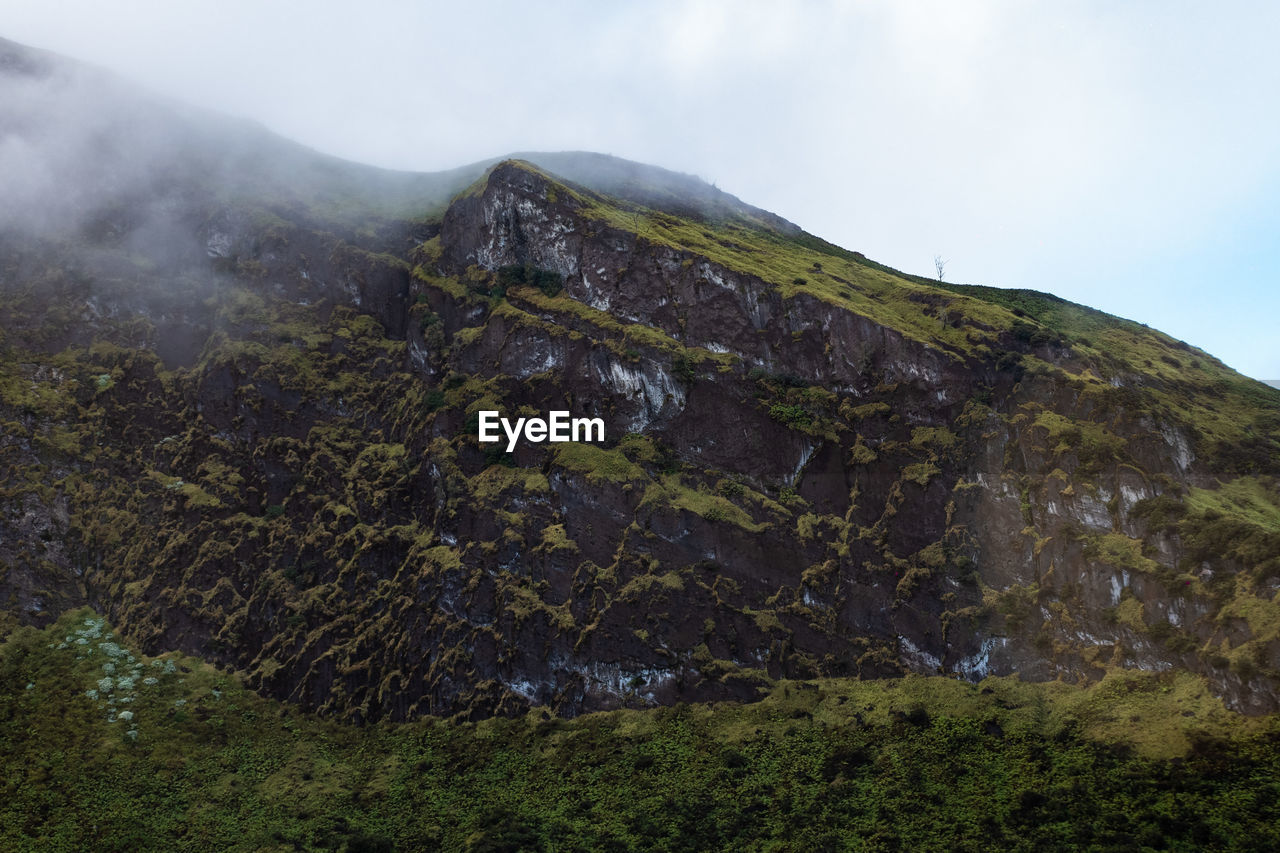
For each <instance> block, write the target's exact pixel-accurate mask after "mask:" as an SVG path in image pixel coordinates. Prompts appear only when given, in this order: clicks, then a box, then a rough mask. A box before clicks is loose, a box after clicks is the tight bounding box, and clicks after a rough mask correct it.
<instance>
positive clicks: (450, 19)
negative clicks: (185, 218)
mask: <svg viewBox="0 0 1280 853" xmlns="http://www.w3.org/2000/svg"><path fill="white" fill-rule="evenodd" d="M3 5H4V14H3V16H0V36H3V37H6V38H10V39H13V40H16V41H20V42H25V43H28V44H32V45H35V46H38V47H43V48H47V49H50V50H54V51H57V52H60V53H65V54H68V55H71V56H74V57H77V58H79V59H83V60H86V61H89V62H93V63H96V64H99V65H102V66H105V67H107V68H110V69H113V70H115V71H117V72H119V73H121V74H123V75H125V76H127V77H130V78H132V79H135V80H137V81H139V82H141V83H143V84H145V85H146V86H148V87H151V88H152V89H155V90H157V91H160V92H163V93H166V94H171V95H175V96H177V97H180V98H182V99H184V100H188V101H192V102H196V103H199V104H202V105H204V106H208V107H212V108H215V109H218V110H221V111H224V112H229V113H233V114H237V115H242V116H246V117H249V118H253V119H256V120H258V121H260V122H262V123H264V124H266V125H267V126H268V127H270V128H271V129H273V130H275V131H277V132H279V133H281V134H283V135H285V136H288V137H290V138H292V139H296V140H299V141H301V142H304V143H306V144H308V145H310V146H312V147H315V148H318V149H321V150H323V151H326V152H329V153H333V154H337V155H340V156H343V157H348V158H351V159H354V160H360V161H363V162H368V163H374V164H377V165H382V166H390V167H396V168H405V169H423V170H432V169H441V168H447V167H451V166H457V165H461V164H463V163H467V162H471V161H475V160H479V159H482V158H486V157H490V156H496V155H500V154H504V153H507V152H510V151H518V150H563V149H585V150H592V151H602V152H605V153H610V154H615V155H618V156H621V157H627V158H630V159H634V160H640V161H644V162H648V163H654V164H657V165H660V166H665V167H667V168H671V169H675V170H677V171H681V172H689V173H693V174H697V175H700V176H701V177H703V178H705V179H706V180H708V181H713V182H715V183H716V185H717V186H719V187H720V188H721V189H723V190H726V191H728V192H731V193H733V194H734V195H737V196H738V197H740V198H742V199H743V200H744V201H747V202H749V203H751V204H754V205H757V206H759V207H763V208H766V209H768V210H772V211H774V212H775V213H778V214H780V215H782V216H784V217H786V218H788V219H790V220H792V221H794V222H796V223H798V224H799V225H801V226H802V227H804V228H805V229H807V230H809V231H811V232H813V233H815V234H818V235H819V236H822V237H824V238H826V239H828V240H830V241H832V242H834V243H838V244H840V245H842V246H845V247H847V248H850V249H856V250H859V251H862V252H864V253H866V254H867V255H868V256H870V257H872V258H874V259H876V260H879V261H882V262H884V263H887V264H890V265H892V266H895V267H898V268H900V269H903V270H906V271H909V272H914V273H920V274H924V275H933V274H934V269H933V258H934V256H935V255H941V256H942V257H944V258H946V259H947V260H948V263H947V266H946V277H947V279H948V280H950V281H958V282H970V283H977V284H990V285H997V286H1000V287H1030V288H1035V289H1038V290H1047V291H1051V292H1053V293H1057V294H1059V295H1061V296H1064V297H1066V298H1069V299H1072V300H1075V301H1078V302H1083V303H1085V304H1087V305H1092V306H1095V307H1098V308H1102V309H1103V310H1106V311H1110V312H1112V313H1115V314H1119V315H1121V316H1125V317H1129V318H1132V319H1135V320H1139V321H1142V322H1145V323H1147V324H1148V325H1151V326H1154V327H1156V328H1160V329H1163V330H1164V331H1167V332H1169V333H1170V334H1172V335H1174V336H1175V337H1178V338H1181V339H1183V340H1186V341H1188V342H1189V343H1192V344H1195V345H1197V346H1200V347H1203V348H1204V349H1206V350H1208V351H1210V352H1211V353H1213V354H1215V355H1218V356H1219V357H1221V358H1222V359H1223V360H1225V361H1226V362H1227V363H1228V364H1230V365H1231V366H1233V367H1235V368H1237V369H1238V370H1240V371H1242V372H1244V373H1246V374H1249V375H1251V376H1255V377H1258V378H1264V379H1272V378H1280V346H1277V340H1280V335H1277V334H1276V322H1277V318H1278V315H1280V109H1277V97H1280V94H1278V93H1280V49H1278V48H1277V45H1278V44H1280V3H1274V2H1253V3H1245V2H1236V3H1232V2H1220V3H1213V4H1208V3H1190V2H1174V1H1173V0H1158V2H1157V1H1156V0H1153V2H1128V3H1123V4H1121V3H1113V2H1052V3H1051V2H1048V0H1045V2H1038V3H1035V2H1027V0H1008V2H960V0H936V1H935V2H910V3H908V2H901V0H883V2H844V3H841V2H816V0H815V2H792V3H780V2H763V3H751V2H742V1H741V0H738V2H727V0H726V2H710V0H708V2H652V3H642V2H633V3H624V2H617V3H601V2H554V0H548V2H543V3H529V2H519V3H482V2H471V3H458V2H453V3H448V4H444V3H429V2H411V1H410V0H402V2H393V0H380V1H379V0H365V2H362V3H349V2H325V0H309V2H270V0H137V2H117V3H111V2H106V0H62V2H58V0H3Z"/></svg>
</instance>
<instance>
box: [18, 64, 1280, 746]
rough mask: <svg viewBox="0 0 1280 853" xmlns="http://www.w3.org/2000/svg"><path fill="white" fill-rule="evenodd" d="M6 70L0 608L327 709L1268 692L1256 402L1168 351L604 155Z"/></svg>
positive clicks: (1224, 375) (1275, 612)
mask: <svg viewBox="0 0 1280 853" xmlns="http://www.w3.org/2000/svg"><path fill="white" fill-rule="evenodd" d="M0 81H2V85H3V87H4V89H5V93H6V97H5V98H3V99H0V104H4V106H3V107H0V109H3V110H4V113H5V114H4V116H3V120H2V121H0V127H3V128H4V129H5V130H4V132H5V137H4V140H3V146H4V147H3V149H0V150H2V151H3V152H4V155H3V156H4V159H3V160H0V165H2V168H0V172H3V175H4V177H3V179H2V180H3V181H4V182H5V184H6V189H8V190H9V191H10V192H11V193H18V195H15V196H11V197H15V198H20V199H21V205H18V206H15V207H11V208H10V212H9V214H8V216H7V218H6V219H5V220H4V222H3V234H0V490H3V491H2V492H0V493H2V494H3V496H4V501H3V515H2V516H0V595H3V596H4V597H5V599H7V601H8V607H7V608H6V609H5V612H4V615H3V617H0V618H2V619H3V622H0V624H2V625H3V627H4V629H5V630H8V629H12V628H13V627H14V626H16V625H18V624H23V623H29V624H34V625H37V626H43V625H47V624H49V623H51V622H52V621H53V620H55V619H56V618H57V617H58V616H59V615H60V614H61V613H64V612H66V611H68V610H71V609H74V608H77V607H80V606H82V605H90V606H92V607H93V608H94V609H96V610H97V611H98V612H100V613H102V614H104V615H106V616H108V617H109V618H110V619H111V620H112V622H113V623H114V624H116V625H117V626H118V628H119V629H120V630H121V631H122V633H123V634H124V635H125V636H126V637H128V638H129V639H130V641H132V642H134V643H137V644H138V645H139V646H140V648H141V649H142V650H143V651H145V652H146V653H148V654H155V653H158V652H161V651H167V650H179V651H182V652H185V653H188V654H192V655H197V656H200V657H203V658H204V659H206V660H210V661H213V662H215V663H218V664H220V665H223V666H226V667H230V668H234V669H235V670H238V671H240V672H241V673H243V674H244V677H245V678H246V679H247V682H248V684H249V685H250V686H251V687H252V688H254V689H255V690H258V691H259V692H261V693H263V694H265V695H269V696H272V697H276V698H279V699H284V700H288V701H290V702H295V703H298V704H300V705H302V706H303V707H305V708H307V709H312V710H319V711H322V712H324V713H328V714H332V715H335V716H338V717H342V718H345V719H350V720H355V721H367V720H373V719H379V718H389V719H394V720H405V719H411V718H416V717H420V716H423V715H444V716H448V715H454V714H461V715H466V716H470V717H484V716H490V715H495V714H497V715H509V714H516V713H520V712H521V711H523V710H524V709H526V708H528V707H530V706H545V707H546V708H548V709H550V710H552V711H554V712H555V713H557V714H561V715H565V716H574V715H577V714H581V713H583V712H585V711H590V710H594V709H600V708H611V707H618V706H644V705H650V704H673V703H676V702H678V701H682V700H711V699H723V698H738V699H751V698H755V697H756V696H758V695H760V692H761V691H763V690H768V689H769V686H770V684H771V683H772V682H773V680H775V679H778V678H799V679H812V678H825V677H835V676H859V677H863V678H876V677H884V676H893V675H899V674H903V673H909V672H917V673H926V674H947V675H952V676H957V677H960V678H967V679H980V678H982V677H984V676H986V675H989V674H996V675H1004V674H1011V673H1018V674H1020V675H1021V676H1022V677H1023V678H1025V679H1031V680H1047V679H1055V678H1061V679H1065V680H1068V681H1092V680H1097V679H1099V678H1101V677H1102V676H1103V675H1104V674H1105V673H1107V672H1108V671H1114V670H1115V669H1122V668H1127V669H1143V670H1160V671H1163V670H1187V671H1190V672H1192V673H1195V674H1198V675H1199V676H1201V677H1203V678H1204V680H1205V683H1206V684H1207V685H1208V686H1209V688H1210V689H1211V690H1212V691H1213V692H1214V693H1215V694H1216V695H1218V696H1220V697H1222V698H1223V700H1224V701H1225V702H1226V703H1227V705H1228V706H1229V707H1232V708H1234V709H1237V710H1241V711H1246V712H1251V713H1260V712H1270V711H1275V710H1277V692H1276V688H1277V679H1280V672H1278V671H1277V659H1278V658H1277V655H1278V653H1280V618H1278V617H1280V604H1278V603H1277V601H1276V593H1277V591H1278V590H1280V492H1278V490H1277V481H1276V479H1275V478H1276V476H1277V475H1280V457H1278V456H1277V450H1278V449H1280V447H1278V445H1277V441H1278V440H1280V391H1276V390H1274V389H1271V388H1268V387H1267V386H1265V385H1263V384H1262V383H1258V382H1255V381H1253V380H1249V379H1246V378H1244V377H1241V376H1239V375H1238V374H1235V373H1234V372H1232V371H1230V370H1229V369H1227V368H1226V367H1225V366H1223V365H1222V364H1221V363H1219V362H1218V361H1217V360H1215V359H1214V358H1212V357H1211V356H1209V355H1208V354H1206V353H1203V352H1201V351H1199V350H1196V349H1194V348H1193V347H1190V346H1188V345H1186V344H1183V343H1181V342H1179V341H1175V340H1172V339H1170V338H1169V337H1167V336H1165V335H1162V334H1160V333H1159V332H1156V331H1154V330H1151V329H1148V328H1146V327H1145V326H1141V325H1138V324H1136V323H1132V322H1129V321H1125V320H1120V319H1118V318H1114V317H1110V316H1107V315H1104V314H1101V313H1099V312H1096V311H1092V310H1090V309H1087V308H1083V307H1080V306H1077V305H1073V304H1071V303H1067V302H1064V301H1062V300H1059V299H1056V298H1054V297H1052V296H1049V295H1046V294H1040V293H1035V292H1031V291H1005V290H997V289H993V288H984V287H969V286H958V285H942V284H940V283H938V282H932V281H928V280H924V279H920V278H915V277H912V276H906V275H903V274H901V273H898V272H896V271H894V270H891V269H888V268H885V267H883V266H881V265H879V264H877V263H875V262H874V261H871V260H868V259H867V258H865V257H864V256H863V255H861V254H860V253H857V252H852V251H846V250H844V249H841V248H838V247H835V246H832V245H830V244H828V243H825V242H824V241H822V240H820V239H818V238H816V237H814V236H812V235H809V234H806V233H804V232H803V231H801V230H800V229H799V228H797V227H796V226H794V225H792V224H791V223H787V222H785V221H784V220H781V219H779V218H777V217H774V216H772V215H770V214H767V213H765V212H763V211H759V210H757V209H755V208H751V207H749V206H748V205H745V204H743V203H742V202H740V201H738V200H737V199H734V198H732V197H731V196H727V195H725V194H723V193H720V192H718V191H716V190H714V189H712V188H709V187H706V186H705V185H699V184H697V183H696V182H695V181H694V180H693V179H690V178H688V177H687V176H679V175H674V174H672V173H669V172H664V171H662V170H657V169H653V168H651V167H644V166H639V165H637V164H629V163H625V162H622V161H617V160H614V159H612V158H605V157H601V156H599V155H582V154H550V155H525V156H524V157H523V158H522V159H508V160H503V161H501V162H497V163H492V162H490V163H482V164H477V165H475V166H472V167H467V168H464V169H460V170H457V171H455V172H452V173H448V174H441V175H413V174H400V173H391V172H385V171H381V170H373V169H369V168H366V167H361V166H356V165H353V164H347V163H343V162H341V161H335V160H333V159H331V158H327V157H323V156H322V155H318V154H315V153H313V152H309V151H306V150H305V149H300V148H296V147H294V146H292V145H291V144H289V143H286V142H283V141H281V140H278V139H276V138H274V137H271V136H270V135H269V134H267V133H265V131H261V130H259V129H255V128H247V127H244V126H241V125H238V124H236V123H233V122H229V121H227V120H224V119H221V118H218V117H212V116H207V115H203V114H197V113H193V112H191V111H184V110H178V109H176V108H171V107H169V106H166V105H163V104H158V103H156V102H154V101H151V100H148V99H147V98H145V97H143V96H141V95H138V94H136V93H134V92H132V91H129V90H128V89H127V87H123V86H121V84H117V83H113V82H111V81H110V80H109V79H106V78H103V77H102V76H101V75H100V74H96V73H93V72H90V71H87V70H85V69H81V68H79V67H76V66H72V65H70V64H67V63H65V62H63V61H62V60H55V59H52V58H49V57H45V56H42V55H40V54H37V53H33V52H31V51H29V50H27V49H25V48H21V47H18V46H15V45H12V44H9V43H5V44H3V45H0ZM51 104H52V105H61V106H64V107H71V106H75V105H90V104H91V105H93V108H92V109H88V108H87V107H86V110H87V112H81V113H80V114H77V113H76V111H75V110H73V109H54V108H52V107H51V106H50V105H51ZM68 117H74V118H68ZM50 141H57V142H58V144H56V145H51V144H49V143H50ZM37 167H38V168H37ZM19 175H22V176H29V175H36V176H37V177H38V180H37V179H31V178H27V177H24V178H23V180H21V181H18V180H17V176H19ZM482 409H498V410H501V411H503V412H504V413H506V414H509V415H513V416H514V415H517V414H525V415H528V414H534V413H543V412H547V411H549V410H552V409H568V410H571V411H572V412H573V413H574V414H575V415H581V416H590V417H599V418H602V419H603V420H604V422H605V425H606V437H607V440H606V442H604V443H603V444H600V445H594V444H586V443H580V444H579V443H570V444H554V445H553V444H529V443H525V444H523V445H521V446H519V447H518V448H517V449H516V450H515V452H514V453H510V454H508V453H503V452H502V450H501V449H500V448H498V449H495V446H494V445H482V444H480V443H479V442H478V441H477V440H476V430H477V422H478V412H479V411H480V410H482Z"/></svg>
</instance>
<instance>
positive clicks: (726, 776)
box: [0, 611, 1280, 852]
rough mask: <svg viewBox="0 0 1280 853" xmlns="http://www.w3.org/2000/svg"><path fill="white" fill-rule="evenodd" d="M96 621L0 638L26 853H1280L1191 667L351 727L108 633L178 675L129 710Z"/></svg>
mask: <svg viewBox="0 0 1280 853" xmlns="http://www.w3.org/2000/svg"><path fill="white" fill-rule="evenodd" d="M86 618H88V619H90V620H91V621H93V622H94V624H98V625H100V624H101V623H99V622H97V621H96V620H93V617H91V616H88V614H86V613H85V612H84V611H81V612H79V613H76V614H72V615H69V616H67V617H65V618H64V619H63V620H62V621H61V622H60V623H59V624H57V625H55V626H52V627H51V628H50V629H47V630H45V631H35V630H32V629H29V628H24V629H20V630H19V631H17V632H15V633H14V634H12V635H11V636H10V637H9V639H8V640H7V641H6V642H5V643H4V644H3V645H2V646H0V676H2V677H3V678H4V679H5V681H6V683H7V684H10V685H14V686H15V688H16V689H11V690H6V691H3V692H2V693H0V755H2V760H3V766H4V767H5V768H6V771H7V780H6V782H5V789H4V791H5V796H4V798H3V801H0V814H2V815H3V820H2V821H0V845H2V846H4V847H5V848H6V849H12V850H40V851H55V852H56V851H62V850H68V851H69V850H82V849H86V848H92V849H94V850H101V851H126V850H128V851H135V850H169V849H179V848H191V849H216V850H227V851H236V850H246V851H247V850H281V851H284V850H316V851H319V850H389V849H395V850H402V849H403V850H409V849H450V850H503V849H526V850H552V849H618V850H633V849H634V850H641V849H644V850H649V849H698V850H741V849H761V850H784V849H794V848H795V846H796V845H803V846H805V847H813V848H817V849H824V848H827V849H831V848H836V849H844V848H850V849H859V850H869V851H875V850H893V849H912V850H942V849H992V848H993V847H997V848H1001V849H1028V850H1030V849H1044V848H1048V849H1064V848H1069V847H1076V848H1089V849H1099V850H1124V849H1142V848H1146V849H1170V850H1187V851H1191V850H1203V849H1263V848H1269V847H1273V846H1276V845H1278V844H1280V829H1277V827H1280V805H1278V804H1280V749H1277V746H1278V745H1280V730H1277V728H1276V724H1275V721H1274V720H1247V719H1243V718H1239V717H1236V716H1235V715H1232V714H1230V713H1229V712H1226V711H1224V710H1223V709H1222V707H1221V705H1220V704H1218V703H1217V702H1216V701H1215V700H1213V699H1212V698H1211V697H1210V696H1209V695H1208V693H1207V691H1206V690H1205V688H1204V685H1203V684H1202V683H1200V682H1199V681H1197V680H1196V679H1195V678H1193V677H1191V676H1188V675H1179V676H1167V675H1156V674H1151V673H1132V672H1129V673H1114V674H1113V675H1111V676H1109V677H1108V678H1107V679H1105V680H1104V681H1103V682H1101V683H1100V684H1098V685H1097V686H1095V687H1093V688H1090V689H1082V688H1078V687H1071V686H1068V685H1064V684H1047V685H1033V684H1023V683H1019V682H1018V681H1016V680H1013V679H988V680H987V681H984V682H982V683H981V684H979V685H973V684H966V683H963V682H957V681H951V680H948V679H941V678H909V679H904V680H894V681H876V682H857V681H846V680H829V681H825V682H821V683H806V682H780V683H778V684H776V685H774V686H772V687H769V688H767V690H766V695H765V696H764V698H763V699H762V700H761V701H759V702H757V703H754V704H750V705H735V704H716V705H680V706H677V707H675V708H665V709H658V710H651V711H643V712H638V711H618V712H611V713H604V714H590V715H587V716H585V717H582V718H580V719H577V720H573V721H565V720H558V719H550V718H547V717H546V716H544V715H543V714H542V713H540V712H539V713H533V714H530V715H528V716H526V717H523V718H518V719H492V720H487V721H484V722H481V723H464V722H459V721H443V720H423V721H421V722H418V723H413V724H404V725H383V724H379V725H373V726H368V727H364V728H355V727H349V726H342V725H338V724H335V723H333V722H330V721H326V720H323V719H319V718H316V717H313V716H311V715H308V714H302V713H299V712H297V711H296V710H294V709H291V708H289V707H288V706H284V705H280V704H278V703H274V702H270V701H267V700H264V699H261V698H260V697H258V696H257V695H255V694H253V693H252V692H250V691H248V690H246V689H244V688H243V687H242V686H241V685H240V683H239V682H238V681H237V680H236V679H235V678H234V677H232V676H229V675H226V674H223V673H220V672H218V671H217V670H215V669H213V668H212V667H209V666H207V665H205V664H203V663H201V662H200V661H197V660H195V659H191V658H183V657H179V656H174V655H165V656H162V657H160V658H153V659H148V658H145V657H140V656H136V655H135V654H134V653H133V652H130V651H129V650H128V649H125V648H122V647H120V646H118V645H114V644H113V645H112V646H111V648H110V651H111V652H112V654H115V655H118V658H119V660H122V661H127V660H129V659H134V660H135V662H136V664H138V665H140V666H139V668H140V671H141V672H145V673H150V672H155V673H158V675H156V676H149V677H152V678H154V679H155V681H154V683H153V684H150V685H147V686H146V687H145V688H143V689H139V690H137V691H136V693H135V694H133V695H132V697H131V699H132V701H131V702H129V703H126V704H127V706H128V708H129V709H130V711H129V713H130V714H131V716H130V717H129V718H128V719H124V718H123V715H122V714H119V713H117V715H116V719H114V720H109V719H108V716H107V715H105V714H104V712H103V711H102V710H101V708H99V705H100V704H101V703H102V698H101V694H99V695H98V696H97V697H91V696H89V695H86V691H91V690H93V689H95V688H94V685H95V684H96V682H97V681H98V680H99V679H100V678H101V677H102V676H101V666H100V664H101V663H102V661H103V660H108V659H111V660H114V659H116V658H113V657H110V656H109V655H107V654H106V653H105V652H100V651H96V650H95V651H92V652H89V653H87V654H86V653H85V652H84V651H77V649H83V648H84V647H83V646H80V647H77V646H75V644H74V642H73V643H72V644H70V646H69V647H67V648H61V647H60V645H65V640H64V637H65V636H67V635H71V636H73V640H74V639H77V637H76V636H75V635H74V634H73V633H72V632H73V631H75V630H77V628H80V627H82V626H83V625H84V620H85V619H86ZM98 631H99V633H100V634H101V637H100V638H98V639H97V640H94V641H93V642H95V643H97V642H101V643H107V642H110V641H108V640H106V639H105V638H106V636H107V635H108V634H109V631H108V630H107V629H106V627H105V626H101V627H99V628H98ZM131 731H132V732H136V735H130V734H129V733H130V732H131Z"/></svg>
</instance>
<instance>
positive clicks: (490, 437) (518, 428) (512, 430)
mask: <svg viewBox="0 0 1280 853" xmlns="http://www.w3.org/2000/svg"><path fill="white" fill-rule="evenodd" d="M499 428H501V430H502V432H503V433H505V434H506V437H507V452H508V453H510V452H511V451H513V450H515V449H516V442H517V441H519V440H520V438H521V437H522V436H523V437H524V440H525V441H532V442H533V443H534V444H540V443H542V442H544V441H591V442H598V441H604V419H603V418H571V417H569V413H568V412H547V416H546V417H545V418H516V421H515V423H514V424H513V423H512V422H511V421H510V420H508V419H507V418H504V417H502V416H501V415H499V414H498V413H497V412H495V411H491V410H481V412H480V433H479V436H478V438H479V439H480V441H482V442H495V441H502V436H501V435H499V433H498V430H499Z"/></svg>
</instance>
